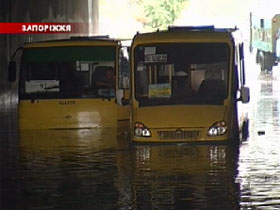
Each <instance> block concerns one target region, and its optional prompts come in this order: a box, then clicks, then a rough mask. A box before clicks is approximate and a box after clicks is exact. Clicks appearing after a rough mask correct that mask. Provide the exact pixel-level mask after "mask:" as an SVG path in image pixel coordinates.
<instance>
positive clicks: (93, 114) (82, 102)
mask: <svg viewBox="0 0 280 210" xmlns="http://www.w3.org/2000/svg"><path fill="white" fill-rule="evenodd" d="M116 126H117V105H116V103H115V100H114V99H111V100H108V99H49V100H34V101H33V102H32V101H30V100H22V101H20V105H19V128H20V129H82V128H96V127H116Z"/></svg>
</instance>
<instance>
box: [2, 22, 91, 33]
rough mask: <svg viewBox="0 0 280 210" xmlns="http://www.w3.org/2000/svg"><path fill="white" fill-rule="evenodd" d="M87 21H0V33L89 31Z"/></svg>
mask: <svg viewBox="0 0 280 210" xmlns="http://www.w3.org/2000/svg"><path fill="white" fill-rule="evenodd" d="M87 26H88V25H87V24H85V23H0V34H14V33H15V34H24V33H87V32H88V28H87Z"/></svg>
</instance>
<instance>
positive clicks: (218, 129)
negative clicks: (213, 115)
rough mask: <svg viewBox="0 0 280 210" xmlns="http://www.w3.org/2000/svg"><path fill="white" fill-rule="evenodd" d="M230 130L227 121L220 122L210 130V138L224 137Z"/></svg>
mask: <svg viewBox="0 0 280 210" xmlns="http://www.w3.org/2000/svg"><path fill="white" fill-rule="evenodd" d="M227 130H228V128H227V125H226V122H225V121H220V122H216V123H214V124H213V125H212V126H211V127H210V128H209V129H208V132H207V134H208V136H222V135H224V134H225V133H226V132H227Z"/></svg>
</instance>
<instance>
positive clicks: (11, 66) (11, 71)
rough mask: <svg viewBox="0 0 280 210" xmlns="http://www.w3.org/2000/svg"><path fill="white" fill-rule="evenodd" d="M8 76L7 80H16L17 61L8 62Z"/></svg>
mask: <svg viewBox="0 0 280 210" xmlns="http://www.w3.org/2000/svg"><path fill="white" fill-rule="evenodd" d="M8 71H9V72H8V76H9V78H8V79H9V82H14V81H15V80H16V74H17V63H16V62H15V61H10V62H9V67H8Z"/></svg>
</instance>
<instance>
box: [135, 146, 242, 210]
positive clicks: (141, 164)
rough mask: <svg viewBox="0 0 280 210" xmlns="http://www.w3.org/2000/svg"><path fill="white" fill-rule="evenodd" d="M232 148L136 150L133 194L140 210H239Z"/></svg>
mask: <svg viewBox="0 0 280 210" xmlns="http://www.w3.org/2000/svg"><path fill="white" fill-rule="evenodd" d="M235 155H236V153H234V150H233V148H231V147H228V146H202V145H200V146H195V145H192V146H190V145H189V146H178V145H175V146H168V147H167V146H162V147H137V148H136V152H135V167H136V168H135V178H134V179H135V181H134V183H135V191H136V194H137V197H136V202H137V206H138V207H140V209H238V205H239V201H238V193H237V192H238V189H239V187H238V185H237V184H236V183H235V181H234V177H235V174H236V171H235V170H236V167H235V165H234V160H235Z"/></svg>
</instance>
